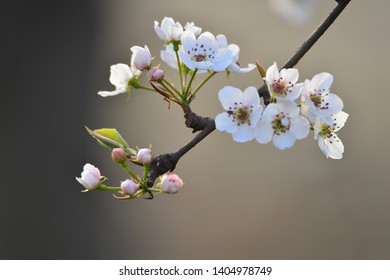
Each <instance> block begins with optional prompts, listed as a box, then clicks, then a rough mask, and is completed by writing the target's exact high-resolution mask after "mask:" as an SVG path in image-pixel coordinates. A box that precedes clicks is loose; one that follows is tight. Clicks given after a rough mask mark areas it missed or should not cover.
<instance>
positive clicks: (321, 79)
mask: <svg viewBox="0 0 390 280" xmlns="http://www.w3.org/2000/svg"><path fill="white" fill-rule="evenodd" d="M332 83H333V76H332V75H331V74H329V73H326V72H323V73H319V74H317V75H315V76H314V77H313V78H312V79H311V82H310V91H311V92H319V91H329V89H330V86H331V85H332Z"/></svg>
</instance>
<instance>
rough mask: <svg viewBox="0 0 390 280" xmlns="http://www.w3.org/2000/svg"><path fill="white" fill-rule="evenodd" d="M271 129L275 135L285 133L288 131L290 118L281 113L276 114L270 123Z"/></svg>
mask: <svg viewBox="0 0 390 280" xmlns="http://www.w3.org/2000/svg"><path fill="white" fill-rule="evenodd" d="M272 128H273V129H274V133H275V134H278V135H279V134H280V133H285V132H286V131H287V130H289V129H290V117H288V116H286V115H285V114H284V113H283V112H280V113H279V114H277V115H276V116H275V118H274V120H273V121H272Z"/></svg>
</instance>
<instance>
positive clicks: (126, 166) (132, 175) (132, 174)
mask: <svg viewBox="0 0 390 280" xmlns="http://www.w3.org/2000/svg"><path fill="white" fill-rule="evenodd" d="M121 165H122V168H123V169H124V170H125V171H126V172H127V173H129V175H130V176H131V177H132V178H133V179H134V180H136V181H137V183H138V184H139V183H140V179H139V178H138V176H137V175H135V174H134V173H133V171H131V170H130V168H129V166H128V165H127V163H126V162H124V163H122V164H121Z"/></svg>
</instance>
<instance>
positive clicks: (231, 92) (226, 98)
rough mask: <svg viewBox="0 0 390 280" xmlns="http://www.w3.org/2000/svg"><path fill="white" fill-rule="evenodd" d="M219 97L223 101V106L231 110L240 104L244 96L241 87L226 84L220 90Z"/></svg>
mask: <svg viewBox="0 0 390 280" xmlns="http://www.w3.org/2000/svg"><path fill="white" fill-rule="evenodd" d="M218 99H219V101H220V102H221V104H222V107H223V108H224V109H225V110H226V111H228V110H231V109H232V107H234V105H238V104H240V102H242V99H243V96H242V92H241V90H240V89H239V88H236V87H232V86H225V87H223V88H222V89H221V90H220V91H219V92H218Z"/></svg>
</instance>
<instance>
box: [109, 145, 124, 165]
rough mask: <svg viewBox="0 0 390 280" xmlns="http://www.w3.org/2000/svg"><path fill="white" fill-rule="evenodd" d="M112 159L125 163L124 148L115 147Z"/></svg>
mask: <svg viewBox="0 0 390 280" xmlns="http://www.w3.org/2000/svg"><path fill="white" fill-rule="evenodd" d="M111 157H112V160H113V161H115V162H116V163H124V162H125V161H126V154H125V150H124V149H123V148H115V149H113V150H112V152H111Z"/></svg>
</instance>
